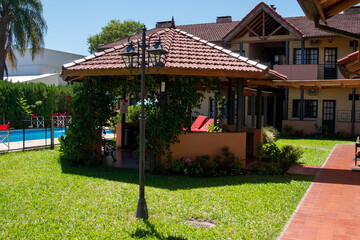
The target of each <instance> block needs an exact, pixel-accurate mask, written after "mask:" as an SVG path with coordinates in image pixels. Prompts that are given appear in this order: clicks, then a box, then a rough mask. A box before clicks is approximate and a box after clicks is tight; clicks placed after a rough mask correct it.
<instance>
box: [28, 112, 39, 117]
mask: <svg viewBox="0 0 360 240" xmlns="http://www.w3.org/2000/svg"><path fill="white" fill-rule="evenodd" d="M37 116H38V115H37V114H36V113H34V114H31V115H30V117H37Z"/></svg>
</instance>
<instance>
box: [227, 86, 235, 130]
mask: <svg viewBox="0 0 360 240" xmlns="http://www.w3.org/2000/svg"><path fill="white" fill-rule="evenodd" d="M233 100H234V98H233V91H232V85H231V80H229V85H228V93H227V102H226V104H227V116H226V117H227V124H228V125H231V124H234V112H233V105H234V104H233V103H234V101H233Z"/></svg>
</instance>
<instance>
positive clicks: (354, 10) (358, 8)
mask: <svg viewBox="0 0 360 240" xmlns="http://www.w3.org/2000/svg"><path fill="white" fill-rule="evenodd" d="M353 13H360V6H353V7H351V8H348V9H346V10H345V11H344V14H353Z"/></svg>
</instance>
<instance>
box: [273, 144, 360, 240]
mask: <svg viewBox="0 0 360 240" xmlns="http://www.w3.org/2000/svg"><path fill="white" fill-rule="evenodd" d="M353 158H354V145H337V146H336V147H335V148H334V150H333V151H332V153H331V154H330V156H329V158H328V160H327V161H326V163H325V164H324V166H323V168H321V169H318V170H317V171H318V173H317V175H316V177H315V180H314V182H313V183H312V185H311V186H310V188H309V190H308V192H307V193H306V194H305V196H304V198H303V200H302V201H301V202H300V204H299V206H298V208H297V209H296V210H295V213H294V214H293V217H292V219H290V220H289V222H288V224H287V225H286V226H285V228H284V231H283V232H282V234H281V235H280V237H279V239H282V240H294V239H327V240H328V239H346V240H352V239H359V240H360V172H354V171H352V170H351V168H353V167H354V161H353Z"/></svg>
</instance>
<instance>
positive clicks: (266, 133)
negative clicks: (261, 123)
mask: <svg viewBox="0 0 360 240" xmlns="http://www.w3.org/2000/svg"><path fill="white" fill-rule="evenodd" d="M278 136H279V131H278V130H276V128H274V127H273V126H267V127H264V128H263V140H264V143H272V142H275V141H276V138H277V137H278Z"/></svg>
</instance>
